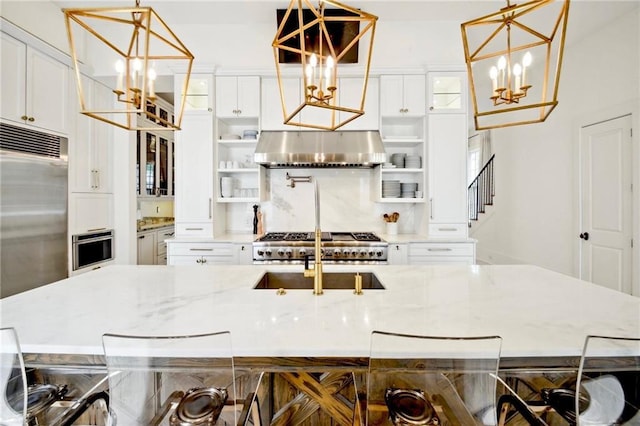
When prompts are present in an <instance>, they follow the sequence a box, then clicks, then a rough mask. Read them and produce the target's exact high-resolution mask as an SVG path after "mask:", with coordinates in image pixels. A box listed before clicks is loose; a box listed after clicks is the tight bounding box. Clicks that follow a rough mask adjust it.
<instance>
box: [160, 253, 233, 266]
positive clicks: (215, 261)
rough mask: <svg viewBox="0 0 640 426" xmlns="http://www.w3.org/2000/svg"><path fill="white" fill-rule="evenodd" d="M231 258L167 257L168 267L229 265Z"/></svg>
mask: <svg viewBox="0 0 640 426" xmlns="http://www.w3.org/2000/svg"><path fill="white" fill-rule="evenodd" d="M232 260H233V257H225V256H173V255H171V256H170V257H169V264H170V265H202V266H207V265H230V264H232V263H233V262H232Z"/></svg>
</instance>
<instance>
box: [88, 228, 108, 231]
mask: <svg viewBox="0 0 640 426" xmlns="http://www.w3.org/2000/svg"><path fill="white" fill-rule="evenodd" d="M105 229H107V228H91V229H87V232H95V231H104V230H105Z"/></svg>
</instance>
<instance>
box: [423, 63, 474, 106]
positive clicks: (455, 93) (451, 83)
mask: <svg viewBox="0 0 640 426" xmlns="http://www.w3.org/2000/svg"><path fill="white" fill-rule="evenodd" d="M466 75H467V74H466V73H465V72H449V71H447V72H429V73H428V80H429V90H428V95H427V103H428V104H429V112H430V113H465V112H466V110H467V77H466Z"/></svg>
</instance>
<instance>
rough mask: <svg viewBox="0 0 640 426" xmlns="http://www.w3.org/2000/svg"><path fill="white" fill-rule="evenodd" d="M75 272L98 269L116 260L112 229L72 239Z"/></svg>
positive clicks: (75, 236)
mask: <svg viewBox="0 0 640 426" xmlns="http://www.w3.org/2000/svg"><path fill="white" fill-rule="evenodd" d="M72 250H73V270H74V271H76V270H78V269H83V268H89V267H96V266H98V265H100V264H101V263H105V262H108V261H110V260H113V259H114V258H115V245H114V232H113V230H112V229H110V230H106V231H100V232H88V233H86V234H77V235H74V236H73V237H72Z"/></svg>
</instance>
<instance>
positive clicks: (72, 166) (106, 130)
mask: <svg viewBox="0 0 640 426" xmlns="http://www.w3.org/2000/svg"><path fill="white" fill-rule="evenodd" d="M82 89H83V91H84V96H85V99H87V100H88V101H89V102H88V103H89V105H96V106H99V107H101V108H103V109H105V110H108V109H112V108H113V105H112V104H111V100H112V96H111V95H112V93H111V91H110V90H109V88H108V87H106V86H104V85H102V84H100V83H98V82H96V81H94V80H92V79H90V78H88V77H86V76H82ZM74 111H75V109H74ZM112 134H113V133H112V127H111V125H109V124H107V123H104V122H102V121H99V120H96V119H94V118H91V117H88V116H86V115H82V114H80V113H77V115H76V131H75V135H74V137H72V138H71V140H70V141H69V152H70V158H69V172H70V173H69V175H70V176H69V186H70V189H71V192H96V193H111V192H112V191H113V184H112V176H113V173H112V169H113V145H112V144H113V141H112Z"/></svg>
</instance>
